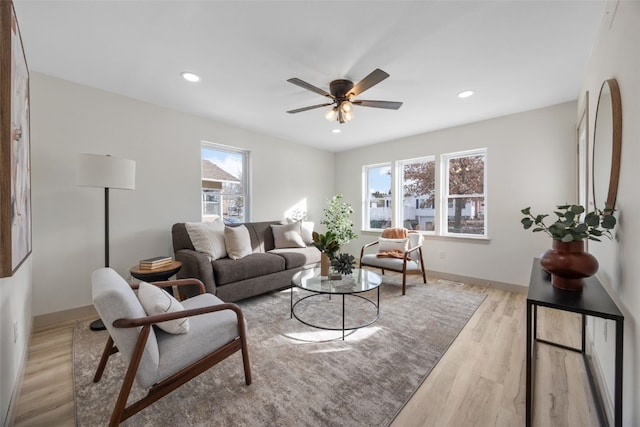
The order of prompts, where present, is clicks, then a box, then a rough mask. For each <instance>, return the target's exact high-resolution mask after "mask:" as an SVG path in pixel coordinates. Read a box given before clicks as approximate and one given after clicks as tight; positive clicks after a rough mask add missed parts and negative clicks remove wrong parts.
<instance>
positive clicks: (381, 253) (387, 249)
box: [360, 229, 427, 295]
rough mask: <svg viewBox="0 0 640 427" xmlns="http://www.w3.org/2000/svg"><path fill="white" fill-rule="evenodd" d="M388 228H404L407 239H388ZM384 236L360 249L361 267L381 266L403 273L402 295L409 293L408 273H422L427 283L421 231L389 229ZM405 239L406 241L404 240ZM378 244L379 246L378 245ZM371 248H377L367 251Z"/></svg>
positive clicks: (384, 268) (380, 267) (383, 268)
mask: <svg viewBox="0 0 640 427" xmlns="http://www.w3.org/2000/svg"><path fill="white" fill-rule="evenodd" d="M387 230H404V235H405V236H406V238H405V239H402V238H400V239H398V238H395V239H387V238H385V236H386V235H388V233H385V231H387ZM387 230H385V231H383V233H382V237H381V238H380V239H378V240H376V241H375V242H371V243H368V244H366V245H364V246H363V247H362V249H361V250H360V267H373V268H379V269H381V270H382V274H384V271H385V270H389V271H395V272H397V273H402V295H406V293H407V274H422V280H423V282H424V283H427V274H426V272H425V269H424V261H423V258H422V242H423V241H424V238H423V237H422V234H420V233H409V232H407V230H406V229H387ZM396 235H397V234H396ZM403 240H404V242H403ZM376 246H377V247H376ZM369 248H375V249H377V252H376V253H365V251H366V250H367V249H369Z"/></svg>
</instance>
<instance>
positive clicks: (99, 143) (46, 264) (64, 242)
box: [31, 73, 334, 315]
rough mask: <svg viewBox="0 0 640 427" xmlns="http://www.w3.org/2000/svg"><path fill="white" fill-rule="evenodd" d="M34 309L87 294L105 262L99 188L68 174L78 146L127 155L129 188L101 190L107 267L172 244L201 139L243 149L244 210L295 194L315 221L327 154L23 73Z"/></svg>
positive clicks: (326, 178) (328, 186)
mask: <svg viewBox="0 0 640 427" xmlns="http://www.w3.org/2000/svg"><path fill="white" fill-rule="evenodd" d="M31 104H32V113H31V122H32V138H33V141H32V147H33V148H32V179H33V182H32V187H33V236H34V237H33V314H34V315H40V314H45V313H52V312H56V311H60V310H64V309H69V308H74V307H81V306H86V305H89V304H91V291H90V283H89V281H90V274H91V271H93V270H94V269H96V268H98V267H101V266H103V265H104V191H103V190H101V189H98V188H88V187H77V186H76V176H75V173H76V159H77V154H78V153H83V152H85V153H96V154H111V155H114V156H118V157H124V158H129V159H133V160H135V161H136V189H135V191H125V190H111V192H110V202H111V209H110V210H111V215H110V228H111V230H110V233H111V239H110V240H111V246H110V248H111V250H110V255H111V267H113V268H114V269H116V270H117V271H118V272H119V273H120V274H122V275H123V276H124V277H128V270H129V268H130V267H131V266H133V265H135V264H136V263H137V262H138V261H139V260H140V259H142V258H148V257H150V256H154V255H172V248H171V235H170V230H171V225H172V224H173V223H175V222H181V221H197V220H199V219H200V200H201V196H200V167H201V166H200V165H201V163H200V143H201V141H203V140H206V141H210V142H215V143H220V144H225V145H230V146H234V147H238V148H243V149H248V150H249V151H250V161H251V164H252V166H251V171H252V194H251V196H252V198H251V212H252V218H251V220H253V221H260V220H278V219H282V218H284V211H285V210H287V209H288V208H289V207H291V206H293V205H294V204H296V203H298V202H299V201H300V200H303V199H306V200H307V201H308V212H309V218H310V219H311V220H315V221H317V222H319V220H320V219H321V216H322V208H323V206H324V200H325V198H326V197H330V196H331V195H332V194H333V189H334V154H333V153H329V152H325V151H321V150H317V149H312V148H309V147H306V146H302V145H298V144H293V143H290V142H286V141H282V140H277V139H274V138H270V137H267V136H264V135H258V134H255V133H252V132H249V131H245V130H241V129H237V128H234V127H230V126H227V125H224V124H221V123H217V122H214V121H211V120H207V119H204V118H199V117H195V116H189V115H186V114H182V113H179V112H176V111H172V110H168V109H165V108H161V107H158V106H154V105H150V104H146V103H143V102H139V101H136V100H133V99H130V98H126V97H122V96H119V95H115V94H112V93H107V92H104V91H100V90H97V89H93V88H89V87H86V86H81V85H77V84H72V83H69V82H66V81H63V80H60V79H56V78H53V77H50V76H46V75H42V74H38V73H32V86H31Z"/></svg>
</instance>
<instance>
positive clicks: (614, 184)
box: [591, 79, 622, 211]
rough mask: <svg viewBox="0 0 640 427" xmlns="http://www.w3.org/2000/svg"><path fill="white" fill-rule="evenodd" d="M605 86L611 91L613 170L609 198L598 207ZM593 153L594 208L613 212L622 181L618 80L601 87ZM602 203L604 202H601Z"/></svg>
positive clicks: (594, 127)
mask: <svg viewBox="0 0 640 427" xmlns="http://www.w3.org/2000/svg"><path fill="white" fill-rule="evenodd" d="M605 86H608V87H609V91H610V92H611V105H608V106H607V107H610V108H611V121H612V123H611V129H612V135H611V138H612V145H611V169H610V172H609V190H608V193H607V198H606V200H605V202H604V206H603V207H601V206H598V200H602V197H603V196H602V195H600V197H597V196H596V185H595V170H594V169H595V162H596V159H595V157H596V145H597V144H598V141H597V140H596V135H597V132H598V113H599V112H600V107H601V104H600V101H601V99H600V98H601V97H602V91H603V89H604V88H605ZM592 145H593V152H592V156H591V185H592V196H593V206H594V209H596V210H601V211H613V210H614V209H615V206H616V197H617V195H618V181H619V180H620V156H621V152H622V102H621V98H620V87H619V86H618V82H617V80H616V79H609V80H605V81H604V82H603V83H602V86H601V87H600V94H599V95H598V106H597V109H596V118H595V123H594V125H593V143H592ZM600 203H602V202H600Z"/></svg>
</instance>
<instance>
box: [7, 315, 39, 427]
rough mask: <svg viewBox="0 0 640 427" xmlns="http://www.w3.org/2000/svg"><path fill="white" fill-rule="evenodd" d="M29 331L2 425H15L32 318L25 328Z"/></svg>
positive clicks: (29, 342)
mask: <svg viewBox="0 0 640 427" xmlns="http://www.w3.org/2000/svg"><path fill="white" fill-rule="evenodd" d="M27 329H28V330H29V331H30V332H29V334H28V337H27V342H26V345H25V349H24V351H23V352H22V360H21V361H20V369H19V371H18V377H17V379H16V383H15V384H14V385H13V390H11V399H10V400H9V407H8V408H7V413H6V414H5V415H6V417H5V419H4V423H3V424H2V425H3V427H10V426H13V425H15V421H16V409H17V408H18V399H19V398H20V393H21V392H22V382H23V380H24V374H25V371H26V369H27V358H28V357H29V349H30V348H31V334H32V333H33V320H32V321H31V325H29V327H28V328H27Z"/></svg>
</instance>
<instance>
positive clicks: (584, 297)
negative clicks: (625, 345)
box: [527, 258, 624, 320]
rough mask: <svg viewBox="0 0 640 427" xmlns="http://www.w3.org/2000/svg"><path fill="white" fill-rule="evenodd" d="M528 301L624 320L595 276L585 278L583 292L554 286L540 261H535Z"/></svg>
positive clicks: (536, 259) (537, 259)
mask: <svg viewBox="0 0 640 427" xmlns="http://www.w3.org/2000/svg"><path fill="white" fill-rule="evenodd" d="M527 302H532V303H535V304H537V305H541V306H544V307H550V308H556V309H560V310H565V311H572V312H575V313H580V314H587V315H590V316H598V317H603V318H606V319H613V320H624V316H623V315H622V313H621V312H620V309H618V306H617V305H616V303H615V302H613V300H612V299H611V297H610V296H609V294H608V293H607V291H606V290H605V289H604V287H603V286H602V284H601V283H600V281H599V280H598V279H596V277H595V276H593V277H588V278H586V279H584V287H583V288H582V292H576V291H567V290H564V289H558V288H555V287H554V286H553V285H551V276H550V274H549V273H547V272H546V271H544V270H543V269H542V267H540V259H539V258H535V259H534V260H533V268H532V269H531V280H530V282H529V293H528V295H527Z"/></svg>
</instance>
